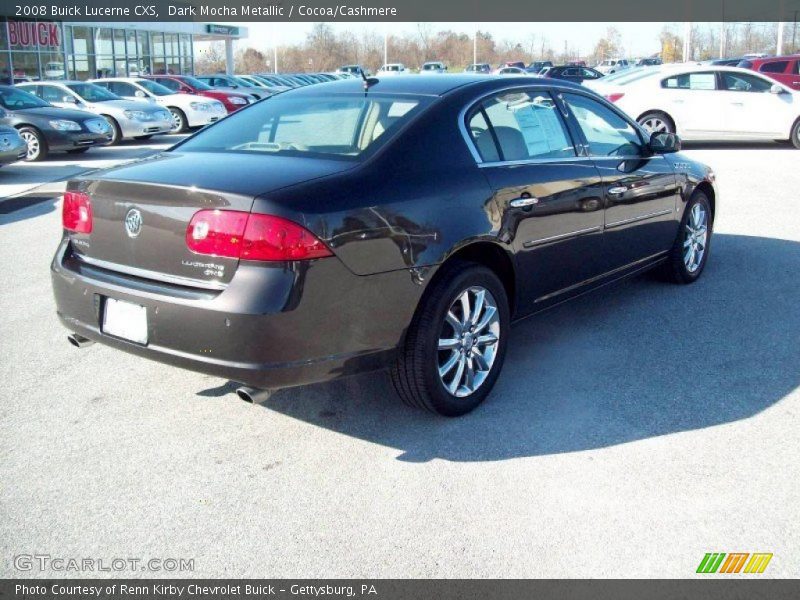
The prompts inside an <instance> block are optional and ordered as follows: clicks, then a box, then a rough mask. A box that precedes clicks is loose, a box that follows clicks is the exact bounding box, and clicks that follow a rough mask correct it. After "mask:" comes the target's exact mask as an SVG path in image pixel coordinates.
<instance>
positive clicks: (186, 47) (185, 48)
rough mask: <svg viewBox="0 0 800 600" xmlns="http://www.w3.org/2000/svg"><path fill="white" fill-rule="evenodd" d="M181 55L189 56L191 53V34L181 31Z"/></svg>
mask: <svg viewBox="0 0 800 600" xmlns="http://www.w3.org/2000/svg"><path fill="white" fill-rule="evenodd" d="M180 42H181V56H183V57H190V56H191V55H192V36H190V35H186V34H185V33H182V34H181V35H180Z"/></svg>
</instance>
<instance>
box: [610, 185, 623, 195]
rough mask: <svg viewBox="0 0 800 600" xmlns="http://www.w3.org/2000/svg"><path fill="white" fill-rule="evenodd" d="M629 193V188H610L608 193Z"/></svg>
mask: <svg viewBox="0 0 800 600" xmlns="http://www.w3.org/2000/svg"><path fill="white" fill-rule="evenodd" d="M627 191H628V188H626V187H612V188H608V193H609V194H624V193H625V192H627Z"/></svg>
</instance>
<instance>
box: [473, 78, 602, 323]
mask: <svg viewBox="0 0 800 600" xmlns="http://www.w3.org/2000/svg"><path fill="white" fill-rule="evenodd" d="M467 126H468V129H469V131H470V133H471V136H472V138H473V141H474V143H475V147H476V148H477V151H478V152H479V154H480V160H481V162H480V164H479V166H480V168H481V170H482V172H483V173H484V175H485V176H486V178H487V179H488V181H489V184H490V186H491V188H492V190H493V192H494V200H495V203H496V205H497V207H498V208H499V210H500V213H501V215H502V221H501V232H500V236H501V238H502V239H505V240H507V241H508V242H509V243H510V244H511V245H512V247H513V249H514V252H515V256H516V261H517V266H518V273H519V282H518V285H519V288H518V289H519V293H518V298H519V303H520V306H519V308H520V310H521V311H522V312H529V311H531V310H534V309H536V308H537V307H538V306H540V305H543V303H545V302H547V301H549V300H551V299H555V298H560V297H562V295H563V294H565V293H568V292H569V291H570V290H572V289H575V288H576V286H578V285H579V284H581V283H583V282H585V281H587V280H589V279H591V278H593V277H595V276H596V275H598V273H599V272H600V269H601V261H600V260H599V259H600V252H601V244H600V236H601V234H602V229H603V210H602V184H601V180H600V174H599V172H598V170H597V168H596V167H595V166H594V164H593V162H592V160H591V159H589V158H587V157H581V156H578V153H577V151H576V149H575V144H574V143H573V140H572V136H571V134H570V132H569V129H568V128H567V126H566V124H565V122H564V119H563V116H562V115H561V114H560V111H559V109H558V107H557V105H556V103H555V101H554V99H553V97H552V96H551V95H550V94H549V93H548V92H546V91H541V90H534V89H525V88H518V89H515V90H513V91H506V92H501V93H499V94H496V95H493V96H489V97H487V98H485V99H484V100H482V101H481V102H480V103H478V104H477V105H475V106H474V107H473V108H472V109H471V110H470V112H469V113H468V114H467Z"/></svg>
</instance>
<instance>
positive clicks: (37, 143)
mask: <svg viewBox="0 0 800 600" xmlns="http://www.w3.org/2000/svg"><path fill="white" fill-rule="evenodd" d="M19 136H20V137H21V138H22V139H23V140H25V143H26V144H27V145H28V151H27V153H26V154H25V160H26V161H27V162H35V161H38V160H44V159H45V158H47V153H48V148H47V141H46V140H45V139H44V136H43V135H42V134H41V133H40V132H39V130H38V129H34V128H33V127H22V128H21V129H20V130H19Z"/></svg>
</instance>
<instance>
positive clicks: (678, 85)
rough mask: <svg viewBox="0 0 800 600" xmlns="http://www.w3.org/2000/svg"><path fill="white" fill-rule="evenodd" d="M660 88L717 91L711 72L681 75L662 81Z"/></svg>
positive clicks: (714, 76)
mask: <svg viewBox="0 0 800 600" xmlns="http://www.w3.org/2000/svg"><path fill="white" fill-rule="evenodd" d="M661 87H662V88H668V89H678V90H715V89H717V77H716V75H715V74H714V73H713V71H712V72H707V73H682V74H680V75H673V76H672V77H667V78H666V79H664V80H662V81H661Z"/></svg>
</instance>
